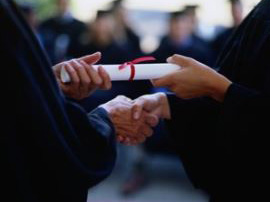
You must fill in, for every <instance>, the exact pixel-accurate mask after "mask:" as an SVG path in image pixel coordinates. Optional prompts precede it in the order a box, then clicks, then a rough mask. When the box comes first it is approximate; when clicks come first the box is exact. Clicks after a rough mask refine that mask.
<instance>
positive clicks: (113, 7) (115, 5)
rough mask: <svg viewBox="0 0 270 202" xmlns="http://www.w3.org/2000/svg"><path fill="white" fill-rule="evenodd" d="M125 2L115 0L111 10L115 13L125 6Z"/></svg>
mask: <svg viewBox="0 0 270 202" xmlns="http://www.w3.org/2000/svg"><path fill="white" fill-rule="evenodd" d="M123 2H124V0H115V1H113V2H112V4H111V10H112V11H115V10H117V9H119V8H121V7H122V6H123Z"/></svg>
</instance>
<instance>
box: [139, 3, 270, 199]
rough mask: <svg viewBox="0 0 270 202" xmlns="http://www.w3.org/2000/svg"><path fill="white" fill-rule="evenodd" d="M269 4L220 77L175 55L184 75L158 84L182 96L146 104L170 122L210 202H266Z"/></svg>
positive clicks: (226, 57)
mask: <svg viewBox="0 0 270 202" xmlns="http://www.w3.org/2000/svg"><path fill="white" fill-rule="evenodd" d="M269 13H270V1H269V0H262V1H260V3H259V4H258V5H257V6H256V7H255V8H254V9H253V10H252V11H251V12H250V13H249V15H248V16H247V18H246V19H245V20H244V21H243V22H242V24H241V25H240V26H238V28H237V29H236V31H235V32H234V34H233V36H232V37H231V38H230V40H229V41H228V43H227V45H226V47H225V48H224V49H223V52H222V54H221V56H220V58H219V61H218V63H217V66H218V67H219V71H218V72H217V71H215V70H213V69H212V68H210V67H208V66H206V65H204V64H202V63H200V62H198V61H196V60H194V59H192V58H189V57H184V56H180V55H174V56H173V57H170V58H169V59H168V62H170V63H174V64H177V65H179V66H181V69H179V70H178V71H176V72H174V73H172V74H169V75H167V76H164V77H163V78H160V79H156V80H154V81H153V84H154V86H156V87H160V86H163V87H168V88H169V89H170V90H172V91H173V92H174V93H175V94H172V95H170V94H167V95H165V94H163V93H159V94H154V95H148V96H143V97H141V98H139V99H138V100H137V101H135V103H137V107H138V113H137V110H135V111H134V118H140V113H139V111H140V109H145V110H147V111H149V112H152V113H154V114H156V115H158V116H159V117H161V118H165V119H168V124H167V125H168V127H169V130H170V137H171V138H172V141H173V143H174V144H175V150H176V153H177V154H178V155H179V156H180V158H181V160H182V162H183V164H184V167H185V169H186V171H187V174H188V175H189V177H190V179H191V180H192V182H193V184H194V186H195V187H196V188H199V189H202V190H204V191H206V192H207V193H208V194H209V195H210V198H211V199H210V201H213V202H228V201H267V200H269V194H268V186H267V183H268V181H269V180H268V179H269V171H268V170H269V169H268V168H269V166H268V160H267V159H268V158H269V146H268V132H269V126H268V125H269V123H268V122H269V121H268V119H267V117H268V115H269V113H270V104H269V103H270V97H269V93H270V89H269V81H270V73H269V68H270V66H269V62H268V60H269V57H270V55H269V54H270V32H269V30H270V24H269V21H270V16H269Z"/></svg>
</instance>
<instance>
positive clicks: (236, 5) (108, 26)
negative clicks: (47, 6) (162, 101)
mask: <svg viewBox="0 0 270 202" xmlns="http://www.w3.org/2000/svg"><path fill="white" fill-rule="evenodd" d="M230 3H231V11H232V12H231V14H232V16H233V25H232V27H229V28H226V29H224V30H222V31H221V32H220V33H218V34H217V35H216V37H215V38H213V39H212V40H211V41H209V40H205V39H204V38H203V37H201V36H200V34H199V33H198V24H199V20H198V17H197V9H198V6H197V5H187V6H185V7H184V8H183V9H182V10H179V11H175V12H172V13H169V14H168V15H169V20H168V32H167V33H166V34H165V35H164V36H163V37H162V38H161V39H160V45H159V47H158V48H157V49H156V50H154V52H152V53H148V54H146V53H144V52H143V50H142V49H141V46H140V37H139V36H138V35H137V34H136V33H135V32H134V31H133V29H132V27H131V26H130V24H129V23H128V21H127V19H128V18H127V14H126V13H127V12H126V9H125V7H124V6H123V1H122V0H116V1H114V2H113V3H112V5H111V7H110V9H107V10H99V11H98V12H97V14H96V18H95V19H94V21H91V22H89V23H87V24H86V23H83V22H81V21H79V20H78V19H76V18H75V17H74V16H73V15H72V13H71V11H70V1H69V0H57V1H56V8H57V12H56V15H55V16H54V17H51V18H49V19H47V20H45V21H43V22H38V21H37V18H36V15H35V10H34V8H33V7H32V6H31V5H30V4H22V5H21V9H22V11H23V13H24V15H25V17H26V20H27V21H28V23H29V24H30V26H31V27H32V29H33V30H34V32H35V33H36V35H37V37H38V39H39V40H40V43H41V44H42V46H43V47H44V48H45V50H46V52H47V54H48V56H49V59H50V60H51V62H52V64H57V63H60V62H63V61H65V60H69V59H73V58H78V57H81V56H83V55H87V54H92V53H95V52H97V51H98V52H101V53H102V58H101V60H100V61H99V63H100V64H122V63H124V62H126V61H131V60H133V59H135V58H138V57H142V56H144V55H151V56H154V57H155V58H156V60H157V61H156V62H160V63H164V62H166V59H167V58H168V57H169V56H171V55H173V54H180V55H184V56H188V57H192V58H194V59H196V60H198V61H200V62H202V63H204V64H207V65H209V66H211V67H213V68H215V66H214V64H215V61H216V59H217V57H218V54H219V53H220V52H221V51H222V49H223V47H224V45H225V44H226V41H227V40H228V39H229V37H230V35H231V34H232V33H233V30H234V29H235V28H236V27H237V26H238V25H239V24H240V23H241V21H242V19H243V5H242V2H241V0H230ZM160 91H161V92H164V91H165V92H167V91H168V90H167V89H166V88H158V89H157V88H153V87H152V84H151V83H150V82H149V81H137V82H133V83H132V82H128V81H127V82H123V81H122V82H113V86H112V89H111V90H109V91H106V92H105V91H102V90H97V91H96V92H95V93H93V94H92V95H91V97H88V98H85V99H83V100H81V101H78V102H79V103H80V104H81V105H82V106H83V107H84V108H85V110H86V111H91V110H93V109H95V108H96V107H97V106H99V105H100V104H102V103H105V102H108V101H109V100H111V99H113V98H114V97H116V96H117V95H125V96H127V97H130V98H132V99H135V98H137V97H139V96H141V95H144V94H148V93H151V92H160ZM92 100H95V102H93V101H92ZM166 133H167V131H166V129H165V127H164V126H163V123H162V122H161V123H160V124H159V126H158V129H157V130H155V135H154V136H153V138H152V139H150V140H149V141H147V142H146V143H145V144H144V145H143V146H137V147H138V148H137V149H138V150H139V151H138V152H139V153H141V154H143V155H139V158H138V159H136V158H135V162H134V169H133V170H132V173H131V176H129V177H128V178H127V181H126V182H125V183H124V184H123V187H122V189H121V190H122V193H123V194H130V193H134V192H136V191H138V190H139V189H140V188H142V187H143V186H144V184H145V183H146V176H145V173H144V170H145V169H144V168H145V158H144V157H145V156H146V153H147V152H151V151H155V152H161V153H162V152H163V153H164V152H165V153H168V152H169V153H172V152H171V151H170V149H168V148H170V145H169V143H168V142H169V141H168V140H167V139H166V137H167V135H166Z"/></svg>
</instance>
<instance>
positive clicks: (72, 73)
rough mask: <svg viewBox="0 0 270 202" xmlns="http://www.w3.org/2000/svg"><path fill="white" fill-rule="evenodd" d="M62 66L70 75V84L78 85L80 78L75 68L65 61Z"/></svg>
mask: <svg viewBox="0 0 270 202" xmlns="http://www.w3.org/2000/svg"><path fill="white" fill-rule="evenodd" d="M64 68H65V69H66V71H67V73H68V75H69V77H70V81H71V82H70V84H71V85H73V86H78V85H79V84H80V78H79V75H78V74H77V72H76V70H75V69H74V68H73V67H72V66H71V65H70V64H69V63H66V64H65V66H64Z"/></svg>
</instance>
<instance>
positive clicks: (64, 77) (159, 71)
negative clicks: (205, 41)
mask: <svg viewBox="0 0 270 202" xmlns="http://www.w3.org/2000/svg"><path fill="white" fill-rule="evenodd" d="M99 66H102V67H103V68H104V69H105V70H106V71H107V73H108V74H109V75H110V78H111V80H112V81H127V80H148V79H158V78H161V77H163V76H165V75H167V74H170V73H173V72H175V71H176V70H179V69H180V68H181V67H180V66H178V65H175V64H168V63H160V64H133V65H127V66H126V67H125V68H122V69H121V68H119V67H121V65H93V67H94V68H95V69H97V68H98V67H99ZM61 81H62V82H63V83H68V82H70V81H71V79H70V76H69V74H68V72H67V71H66V69H65V68H64V67H62V69H61Z"/></svg>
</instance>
